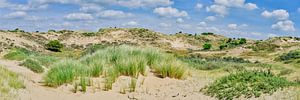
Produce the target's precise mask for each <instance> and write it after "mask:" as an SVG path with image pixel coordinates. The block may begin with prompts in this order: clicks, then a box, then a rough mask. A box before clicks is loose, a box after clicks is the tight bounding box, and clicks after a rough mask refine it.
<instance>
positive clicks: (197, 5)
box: [195, 3, 203, 10]
mask: <svg viewBox="0 0 300 100" xmlns="http://www.w3.org/2000/svg"><path fill="white" fill-rule="evenodd" d="M202 8H203V4H201V3H197V4H196V6H195V9H196V10H200V9H202Z"/></svg>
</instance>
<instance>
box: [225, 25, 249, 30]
mask: <svg viewBox="0 0 300 100" xmlns="http://www.w3.org/2000/svg"><path fill="white" fill-rule="evenodd" d="M227 27H228V28H229V29H232V30H237V29H243V28H245V27H248V25H247V24H241V25H238V24H228V25H227Z"/></svg>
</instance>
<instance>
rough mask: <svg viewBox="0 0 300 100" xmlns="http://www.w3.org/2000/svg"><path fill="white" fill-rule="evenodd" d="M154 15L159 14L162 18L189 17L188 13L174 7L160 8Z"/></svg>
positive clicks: (156, 9)
mask: <svg viewBox="0 0 300 100" xmlns="http://www.w3.org/2000/svg"><path fill="white" fill-rule="evenodd" d="M153 13H155V14H158V15H159V16H162V17H169V18H170V17H188V13H187V12H186V11H179V10H178V9H176V8H172V7H159V8H155V9H154V10H153Z"/></svg>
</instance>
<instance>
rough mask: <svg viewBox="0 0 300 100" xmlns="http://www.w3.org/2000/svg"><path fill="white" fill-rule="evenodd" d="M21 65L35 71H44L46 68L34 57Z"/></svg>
mask: <svg viewBox="0 0 300 100" xmlns="http://www.w3.org/2000/svg"><path fill="white" fill-rule="evenodd" d="M21 66H25V67H27V68H28V69H30V70H31V71H33V72H35V73H43V72H44V68H43V67H42V66H41V64H40V63H39V62H38V61H35V60H33V59H26V60H25V61H24V62H22V63H21Z"/></svg>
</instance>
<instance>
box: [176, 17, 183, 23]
mask: <svg viewBox="0 0 300 100" xmlns="http://www.w3.org/2000/svg"><path fill="white" fill-rule="evenodd" d="M183 22H184V20H183V19H182V18H177V20H176V23H183Z"/></svg>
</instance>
